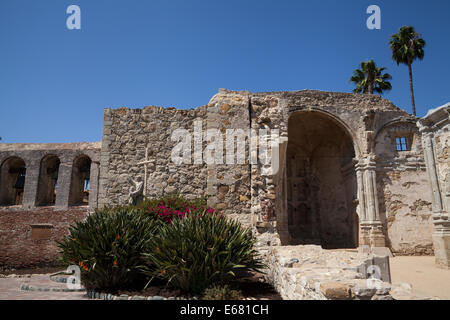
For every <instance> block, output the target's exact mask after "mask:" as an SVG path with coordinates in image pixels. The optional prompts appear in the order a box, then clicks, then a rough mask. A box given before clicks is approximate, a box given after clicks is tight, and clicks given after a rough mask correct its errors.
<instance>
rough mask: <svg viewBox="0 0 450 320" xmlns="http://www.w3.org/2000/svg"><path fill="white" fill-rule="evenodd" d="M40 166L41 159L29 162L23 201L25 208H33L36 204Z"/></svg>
mask: <svg viewBox="0 0 450 320" xmlns="http://www.w3.org/2000/svg"><path fill="white" fill-rule="evenodd" d="M40 167H41V164H40V162H39V161H31V160H30V162H29V163H28V166H27V172H26V176H25V186H24V191H23V202H22V207H23V208H24V209H25V210H30V209H33V208H34V207H35V206H36V196H37V190H38V183H39V171H40Z"/></svg>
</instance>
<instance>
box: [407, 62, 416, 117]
mask: <svg viewBox="0 0 450 320" xmlns="http://www.w3.org/2000/svg"><path fill="white" fill-rule="evenodd" d="M408 69H409V89H410V90H411V104H412V112H413V115H416V101H415V99H414V86H413V78H412V65H411V62H410V63H408Z"/></svg>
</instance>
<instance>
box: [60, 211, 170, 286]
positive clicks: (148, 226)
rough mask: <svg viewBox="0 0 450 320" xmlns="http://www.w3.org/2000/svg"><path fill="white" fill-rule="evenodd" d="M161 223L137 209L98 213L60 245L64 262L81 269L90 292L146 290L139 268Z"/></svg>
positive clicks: (78, 227) (65, 238)
mask: <svg viewBox="0 0 450 320" xmlns="http://www.w3.org/2000/svg"><path fill="white" fill-rule="evenodd" d="M161 224H162V223H161V222H159V221H158V220H155V219H151V218H150V217H148V216H145V215H142V213H141V212H140V211H137V210H136V209H130V208H117V209H103V210H97V211H96V212H95V213H94V214H91V215H89V216H88V217H87V219H86V220H85V221H81V222H78V223H77V224H76V225H74V226H72V227H71V228H70V234H69V235H68V236H66V237H64V239H63V240H62V241H61V242H59V243H58V246H59V247H60V248H61V249H62V260H63V261H64V262H65V263H66V264H68V265H72V264H77V265H79V266H80V269H81V281H82V283H83V284H84V286H85V287H86V288H87V289H109V290H114V289H120V288H130V287H133V286H134V285H135V284H139V286H141V288H142V286H143V284H142V283H144V281H145V279H144V277H143V275H142V274H141V273H140V272H139V270H138V268H137V267H138V266H139V265H141V264H142V263H143V261H142V253H143V252H144V251H146V250H145V247H146V246H147V244H148V241H149V239H151V238H152V237H153V236H154V234H155V233H157V230H158V226H159V225H161Z"/></svg>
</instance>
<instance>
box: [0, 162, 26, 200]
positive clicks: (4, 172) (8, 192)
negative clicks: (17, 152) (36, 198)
mask: <svg viewBox="0 0 450 320" xmlns="http://www.w3.org/2000/svg"><path fill="white" fill-rule="evenodd" d="M26 171H27V169H26V166H25V162H24V161H23V160H22V159H21V158H18V157H11V158H9V159H6V160H5V161H4V162H3V164H2V166H1V169H0V205H2V206H14V205H21V204H22V202H23V191H24V187H25V175H26Z"/></svg>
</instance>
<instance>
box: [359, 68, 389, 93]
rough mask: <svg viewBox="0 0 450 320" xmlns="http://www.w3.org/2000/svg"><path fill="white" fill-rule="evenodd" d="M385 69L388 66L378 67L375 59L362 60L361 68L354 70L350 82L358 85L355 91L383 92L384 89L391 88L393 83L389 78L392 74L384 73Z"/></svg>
mask: <svg viewBox="0 0 450 320" xmlns="http://www.w3.org/2000/svg"><path fill="white" fill-rule="evenodd" d="M384 70H386V68H379V67H377V65H376V63H375V62H374V61H373V60H370V61H365V62H361V64H360V68H359V69H356V70H355V71H353V76H352V77H351V78H350V82H353V83H355V85H356V88H355V89H354V90H353V92H355V93H361V92H362V93H368V94H373V93H374V92H376V93H379V94H382V93H383V91H389V90H391V89H392V85H391V83H390V82H389V81H388V80H391V79H392V76H391V75H390V74H389V73H383V71H384Z"/></svg>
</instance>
